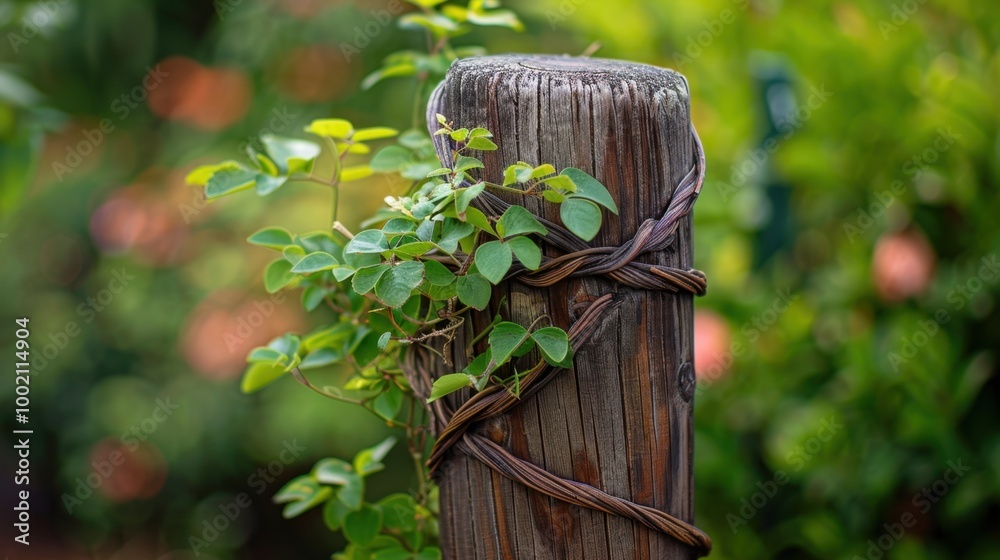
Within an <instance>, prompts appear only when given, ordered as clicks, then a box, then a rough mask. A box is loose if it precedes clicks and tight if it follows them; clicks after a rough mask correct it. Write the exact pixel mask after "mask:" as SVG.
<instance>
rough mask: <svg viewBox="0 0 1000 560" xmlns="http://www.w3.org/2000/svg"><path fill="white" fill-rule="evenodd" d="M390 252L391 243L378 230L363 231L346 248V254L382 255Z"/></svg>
mask: <svg viewBox="0 0 1000 560" xmlns="http://www.w3.org/2000/svg"><path fill="white" fill-rule="evenodd" d="M388 250H389V242H388V241H387V240H386V238H385V234H384V233H382V232H381V231H379V230H377V229H366V230H365V231H362V232H361V233H359V234H357V235H355V236H354V239H352V240H351V241H350V242H348V244H347V246H346V247H344V252H345V253H381V252H382V251H388Z"/></svg>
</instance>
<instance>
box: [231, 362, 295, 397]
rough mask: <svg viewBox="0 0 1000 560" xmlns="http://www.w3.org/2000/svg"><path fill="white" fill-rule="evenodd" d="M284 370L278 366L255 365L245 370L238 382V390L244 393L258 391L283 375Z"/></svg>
mask: <svg viewBox="0 0 1000 560" xmlns="http://www.w3.org/2000/svg"><path fill="white" fill-rule="evenodd" d="M285 373H286V372H285V368H284V367H283V366H280V365H273V364H266V363H256V364H252V365H251V366H250V367H248V368H247V371H246V373H244V374H243V380H242V381H241V382H240V390H242V391H243V392H244V393H253V392H254V391H259V390H260V389H262V388H264V387H265V386H267V385H270V384H271V383H273V382H275V381H277V380H278V379H279V378H280V377H281V376H282V375H284V374H285Z"/></svg>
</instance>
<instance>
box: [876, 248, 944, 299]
mask: <svg viewBox="0 0 1000 560" xmlns="http://www.w3.org/2000/svg"><path fill="white" fill-rule="evenodd" d="M935 261H936V257H935V255H934V250H933V249H932V248H931V246H930V245H929V244H928V243H927V240H926V239H925V238H924V236H923V235H921V234H920V233H919V232H917V231H911V232H902V233H887V234H885V235H883V236H882V237H881V238H879V240H878V243H876V245H875V254H874V256H873V257H872V279H873V281H874V282H875V290H876V291H877V292H878V295H879V297H881V298H882V299H883V300H885V301H887V302H896V301H901V300H904V299H906V298H908V297H910V296H914V295H917V294H920V293H923V292H924V291H925V290H926V289H927V287H928V286H929V285H930V283H931V280H932V278H933V276H934V265H935Z"/></svg>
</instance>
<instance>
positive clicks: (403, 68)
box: [361, 64, 418, 90]
mask: <svg viewBox="0 0 1000 560" xmlns="http://www.w3.org/2000/svg"><path fill="white" fill-rule="evenodd" d="M417 72H418V68H417V67H416V66H415V65H413V64H393V65H391V66H386V67H384V68H380V69H378V70H376V71H374V72H372V73H371V74H368V75H367V76H365V79H364V80H361V89H362V90H367V89H371V87H372V86H374V85H375V84H377V83H379V82H381V81H382V80H384V79H386V78H397V77H400V76H413V75H415V74H416V73H417Z"/></svg>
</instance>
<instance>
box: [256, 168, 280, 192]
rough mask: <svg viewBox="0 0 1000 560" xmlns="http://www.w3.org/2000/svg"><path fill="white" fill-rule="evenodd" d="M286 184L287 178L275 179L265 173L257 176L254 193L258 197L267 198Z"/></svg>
mask: <svg viewBox="0 0 1000 560" xmlns="http://www.w3.org/2000/svg"><path fill="white" fill-rule="evenodd" d="M287 182H288V177H275V176H273V175H268V174H266V173H258V174H257V182H256V184H255V185H256V186H255V189H254V190H255V191H256V192H257V194H258V195H259V196H267V195H269V194H271V193H273V192H274V191H276V190H278V189H280V188H281V187H282V186H284V185H285V184H286V183H287Z"/></svg>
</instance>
